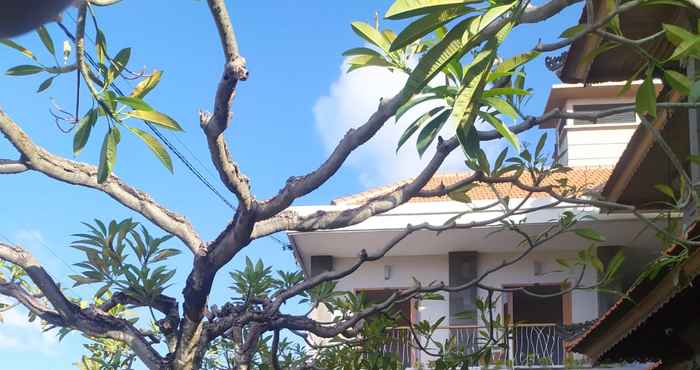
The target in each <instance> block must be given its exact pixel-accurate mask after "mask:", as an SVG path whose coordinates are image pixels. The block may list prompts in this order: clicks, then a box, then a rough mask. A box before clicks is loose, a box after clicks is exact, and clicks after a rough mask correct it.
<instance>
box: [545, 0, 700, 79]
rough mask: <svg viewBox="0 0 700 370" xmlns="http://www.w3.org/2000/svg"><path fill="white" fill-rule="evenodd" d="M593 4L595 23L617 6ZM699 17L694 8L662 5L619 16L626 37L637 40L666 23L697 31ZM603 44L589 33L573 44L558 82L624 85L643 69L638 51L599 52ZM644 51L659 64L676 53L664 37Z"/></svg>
mask: <svg viewBox="0 0 700 370" xmlns="http://www.w3.org/2000/svg"><path fill="white" fill-rule="evenodd" d="M592 3H593V8H594V9H595V10H594V12H593V13H594V14H593V22H597V21H600V20H601V19H603V18H604V17H606V16H607V14H608V13H609V12H610V10H611V9H610V8H609V7H610V6H611V4H614V2H609V1H606V0H594V1H593V2H592ZM587 13H588V10H587V8H586V7H584V9H583V12H582V14H581V18H580V20H579V23H580V24H586V23H588V14H587ZM697 14H698V11H697V9H695V8H692V7H688V8H683V7H679V6H674V5H663V4H656V5H645V6H637V7H634V8H632V9H630V10H627V11H626V12H624V13H622V14H621V15H620V26H621V29H622V30H623V32H624V35H625V37H627V38H629V39H633V40H636V39H641V38H644V37H648V36H651V35H653V34H655V33H657V32H659V31H660V30H661V29H662V28H661V27H662V24H664V23H670V24H675V25H679V26H682V27H693V28H694V27H695V24H694V22H692V21H691V18H692V17H697ZM602 44H603V40H602V38H601V36H599V35H598V34H596V33H589V34H587V35H585V36H583V37H580V38H578V39H577V40H576V41H574V42H573V43H572V44H571V47H570V48H569V50H568V52H567V56H566V61H565V63H564V65H563V66H562V69H561V71H560V72H559V78H560V79H561V80H562V81H564V82H566V83H595V82H604V81H624V80H627V79H629V78H630V77H632V76H633V74H634V73H635V72H636V71H638V70H639V69H640V68H641V67H643V63H644V59H643V58H640V57H639V54H638V51H637V50H636V49H635V48H633V47H631V46H627V45H619V46H618V47H615V48H612V49H609V50H607V51H604V52H600V51H601V50H602V49H599V48H600V47H601V45H602ZM642 47H643V48H644V49H645V50H646V51H647V52H648V53H651V54H652V55H655V56H657V57H658V58H659V59H660V60H664V59H666V57H668V56H669V55H670V54H671V53H672V52H673V49H674V47H673V45H672V44H670V43H669V42H668V41H667V40H666V38H664V37H657V38H655V39H653V40H652V41H649V42H647V43H645V44H643V45H642ZM596 53H597V54H596ZM592 56H594V57H592Z"/></svg>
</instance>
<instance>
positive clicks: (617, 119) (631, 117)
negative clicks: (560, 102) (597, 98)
mask: <svg viewBox="0 0 700 370" xmlns="http://www.w3.org/2000/svg"><path fill="white" fill-rule="evenodd" d="M630 104H632V103H622V104H579V105H574V106H573V108H574V112H593V113H595V112H600V111H604V110H608V109H613V108H619V107H624V106H629V105H630ZM636 118H637V117H636V116H635V113H634V111H629V112H624V113H618V114H613V115H612V116H607V117H601V118H599V119H598V122H596V123H635V122H637V120H636ZM592 123H593V122H591V121H585V120H578V119H575V120H574V125H590V124H592Z"/></svg>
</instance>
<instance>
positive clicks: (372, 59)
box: [347, 55, 391, 72]
mask: <svg viewBox="0 0 700 370" xmlns="http://www.w3.org/2000/svg"><path fill="white" fill-rule="evenodd" d="M347 63H348V64H349V65H350V68H348V72H350V71H354V70H356V69H359V68H362V67H372V66H374V67H390V66H391V64H389V62H387V61H386V60H384V58H383V57H377V56H373V55H356V56H354V57H352V58H350V59H348V60H347Z"/></svg>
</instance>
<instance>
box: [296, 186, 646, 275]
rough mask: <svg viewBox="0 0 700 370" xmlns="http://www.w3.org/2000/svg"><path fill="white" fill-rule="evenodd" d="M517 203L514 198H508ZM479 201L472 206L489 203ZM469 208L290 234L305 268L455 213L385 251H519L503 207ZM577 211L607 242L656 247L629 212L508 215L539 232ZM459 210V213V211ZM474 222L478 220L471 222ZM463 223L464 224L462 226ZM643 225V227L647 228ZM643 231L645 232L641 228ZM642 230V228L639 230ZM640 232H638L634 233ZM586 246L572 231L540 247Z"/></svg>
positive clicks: (399, 212) (411, 209) (400, 210)
mask: <svg viewBox="0 0 700 370" xmlns="http://www.w3.org/2000/svg"><path fill="white" fill-rule="evenodd" d="M512 201H513V202H517V201H518V200H517V199H514V200H512ZM552 201H553V199H550V198H536V199H532V200H528V202H527V203H526V204H525V205H524V207H523V208H524V209H527V208H533V207H539V206H543V205H546V204H549V203H551V202H552ZM487 203H488V201H478V202H477V203H476V204H475V205H473V206H474V207H478V206H479V205H484V204H487ZM342 209H344V207H339V206H323V207H295V210H299V212H300V214H309V213H312V212H315V211H317V210H324V211H329V210H342ZM469 210H470V207H468V206H467V205H465V204H463V203H459V202H439V203H407V204H404V205H402V206H399V207H397V208H396V209H394V210H392V211H389V212H387V213H385V214H381V215H376V216H373V217H370V218H369V219H367V220H366V221H364V222H362V223H359V224H357V225H353V226H350V227H347V228H342V229H337V230H326V231H314V232H290V233H289V238H290V240H291V241H292V245H293V246H294V248H295V253H296V255H297V256H298V259H299V261H300V262H301V264H302V265H303V266H305V267H308V266H307V264H308V263H309V258H310V256H313V255H330V256H334V257H338V258H354V257H357V256H358V255H360V253H361V251H362V250H365V251H366V252H367V253H369V254H372V253H375V252H377V251H378V250H379V249H381V248H383V247H384V246H385V245H387V244H388V243H390V242H391V241H392V240H394V239H395V238H397V237H401V236H402V235H403V234H404V232H405V230H406V227H407V225H419V224H422V223H428V224H430V225H443V224H444V223H445V222H446V221H447V220H449V219H450V218H453V217H456V218H457V225H458V226H457V227H456V228H453V229H450V230H447V231H443V232H440V233H436V232H434V231H428V230H419V231H415V232H413V233H412V234H411V235H409V236H407V237H405V238H402V239H401V240H400V243H399V244H397V245H396V247H394V248H393V249H392V250H391V251H390V252H389V253H388V254H387V255H388V256H421V255H443V254H447V253H449V252H454V251H477V252H480V253H513V252H517V251H521V250H522V247H521V242H522V237H521V236H520V235H518V234H516V233H514V232H509V231H502V232H496V231H498V230H499V229H502V225H501V224H500V223H497V222H494V221H493V220H496V219H497V218H498V217H499V216H500V215H502V212H503V211H502V210H499V209H493V210H490V211H483V210H482V211H478V212H474V211H472V212H468V211H469ZM567 210H569V211H572V212H574V213H575V214H578V215H581V216H583V215H589V216H594V218H596V220H591V221H582V222H581V226H580V227H589V228H594V229H596V230H599V231H600V232H601V233H602V234H603V235H605V236H606V238H607V243H608V244H609V245H627V246H630V247H632V248H645V249H650V248H653V247H654V246H655V243H654V241H655V240H656V239H655V236H654V232H652V231H651V229H649V228H646V227H644V225H643V224H642V223H641V222H640V221H639V220H637V219H636V218H635V217H634V216H632V215H629V214H620V213H615V214H601V213H600V212H599V210H598V209H597V208H595V207H581V206H578V205H570V204H564V205H558V206H555V207H551V208H544V209H541V210H538V211H536V212H533V213H531V214H527V215H518V216H512V217H510V218H509V219H511V220H513V221H522V222H523V223H522V224H521V228H522V229H523V230H524V231H525V232H527V233H529V234H531V235H537V234H538V233H541V232H543V231H545V229H547V228H548V227H551V225H552V223H553V222H556V220H558V219H559V217H560V215H561V214H562V212H564V211H567ZM461 214H463V215H462V216H460V215H461ZM650 217H653V215H652V216H650ZM474 223H481V224H479V225H475V224H474ZM460 226H462V228H460ZM645 229H646V230H645ZM642 231H643V232H642ZM640 232H642V233H641V234H640ZM637 235H639V236H638V237H636V236H637ZM589 245H590V242H589V241H586V240H584V239H582V238H580V237H578V236H576V235H574V234H573V233H569V234H564V235H562V236H560V237H558V238H556V239H555V240H553V241H550V242H548V243H547V244H546V245H542V246H541V248H538V250H541V251H578V250H581V249H584V248H586V247H587V246H589Z"/></svg>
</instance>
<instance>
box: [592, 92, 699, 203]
mask: <svg viewBox="0 0 700 370" xmlns="http://www.w3.org/2000/svg"><path fill="white" fill-rule="evenodd" d="M684 99H685V96H684V95H683V94H681V93H679V92H677V91H664V92H662V93H661V94H660V95H659V98H658V101H661V102H671V103H674V102H681V101H683V100H684ZM669 122H670V124H669ZM651 125H652V126H653V127H654V128H655V129H657V130H659V131H661V132H662V135H663V138H664V140H666V141H667V142H668V143H669V145H670V146H671V147H672V148H673V150H674V151H675V152H676V155H677V157H678V158H680V159H681V160H682V161H685V160H686V158H687V157H688V146H689V144H688V125H687V111H685V110H676V111H674V110H672V109H659V110H658V112H657V116H656V118H655V119H654V120H653V121H652V122H651ZM675 176H677V174H675V172H674V171H673V168H672V166H670V164H669V163H668V157H667V156H666V154H665V153H664V152H663V150H661V148H660V146H659V145H656V144H655V140H654V137H653V135H652V133H651V132H650V131H649V130H648V129H647V128H646V127H645V126H644V125H640V126H639V127H638V128H637V130H636V131H635V132H634V134H633V135H632V138H631V139H630V141H629V143H628V144H627V147H626V148H625V150H624V151H623V152H622V155H621V156H620V159H619V161H618V162H617V165H616V166H615V168H614V169H613V172H612V175H611V176H610V179H609V180H608V182H607V183H606V184H605V186H604V187H603V190H602V192H601V195H602V197H603V198H605V199H606V200H609V201H612V202H622V203H626V204H632V205H636V206H645V205H649V204H650V203H652V202H656V201H659V200H663V195H662V194H661V193H660V192H658V191H656V190H655V189H654V186H655V185H657V184H668V185H672V182H673V180H674V179H675ZM628 190H629V191H628ZM632 190H633V191H632Z"/></svg>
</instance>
